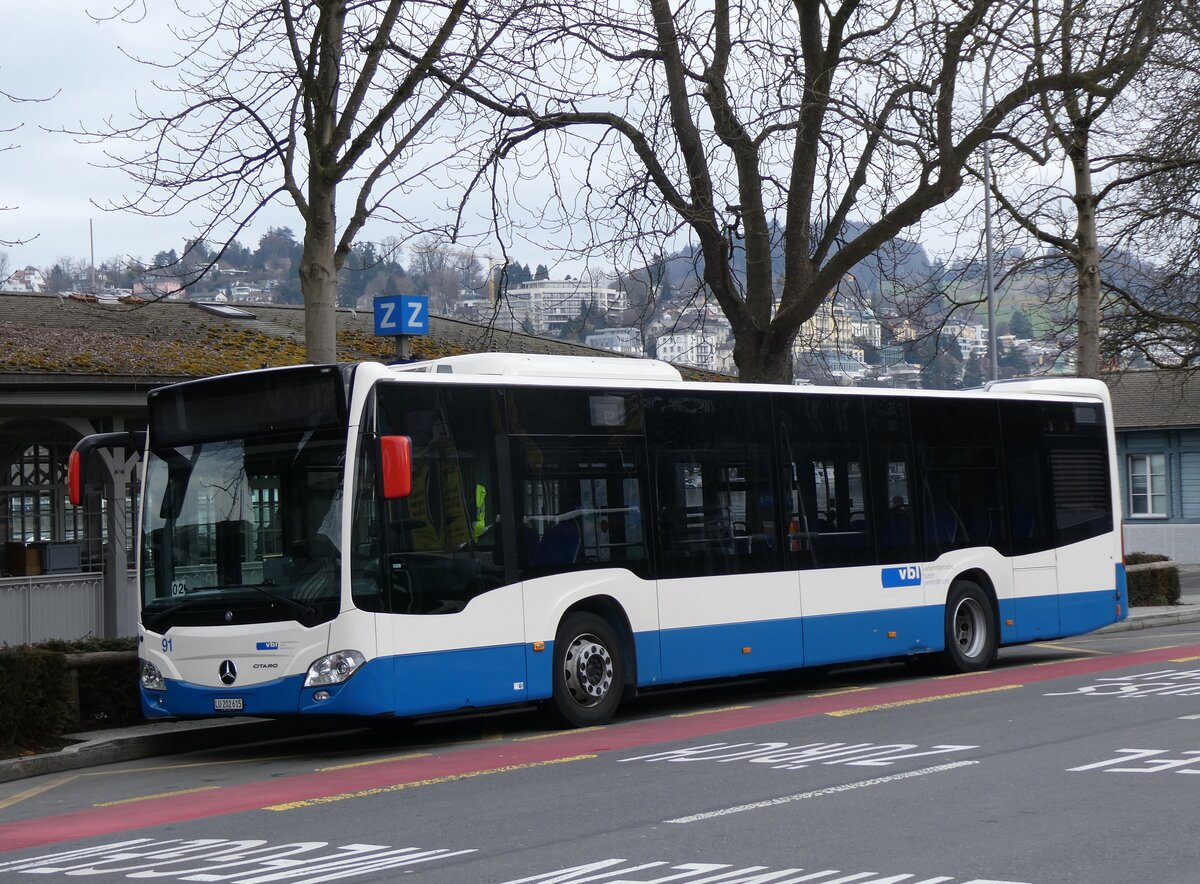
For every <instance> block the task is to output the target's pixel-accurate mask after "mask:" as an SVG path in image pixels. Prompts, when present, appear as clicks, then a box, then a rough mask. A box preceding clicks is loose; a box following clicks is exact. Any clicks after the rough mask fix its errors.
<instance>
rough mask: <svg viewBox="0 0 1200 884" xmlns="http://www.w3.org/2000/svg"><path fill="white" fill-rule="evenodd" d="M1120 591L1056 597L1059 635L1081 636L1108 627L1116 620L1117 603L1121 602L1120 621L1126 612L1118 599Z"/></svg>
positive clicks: (1121, 600)
mask: <svg viewBox="0 0 1200 884" xmlns="http://www.w3.org/2000/svg"><path fill="white" fill-rule="evenodd" d="M1121 594H1122V593H1121V590H1120V589H1119V588H1118V589H1105V590H1101V591H1100V592H1068V593H1064V594H1063V595H1060V596H1059V597H1058V621H1059V631H1058V634H1059V635H1081V634H1082V633H1085V632H1091V631H1092V630H1093V629H1099V628H1100V627H1101V626H1108V625H1109V624H1110V623H1114V622H1115V621H1116V620H1117V602H1118V601H1120V602H1121V615H1122V616H1121V619H1124V615H1125V614H1126V612H1127V608H1126V603H1125V601H1124V600H1123V599H1121V598H1120V596H1121Z"/></svg>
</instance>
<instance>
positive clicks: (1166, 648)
mask: <svg viewBox="0 0 1200 884" xmlns="http://www.w3.org/2000/svg"><path fill="white" fill-rule="evenodd" d="M1177 647H1179V645H1162V646H1161V647H1157V648H1138V649H1137V650H1136V651H1134V653H1135V654H1149V653H1150V652H1151V651H1169V650H1171V649H1172V648H1177Z"/></svg>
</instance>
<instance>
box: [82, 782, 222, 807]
mask: <svg viewBox="0 0 1200 884" xmlns="http://www.w3.org/2000/svg"><path fill="white" fill-rule="evenodd" d="M220 788H221V787H220V786H197V787H196V788H194V789H179V790H177V791H175V792H159V793H157V794H156V795H139V796H138V797H137V798H121V799H118V800H117V801H102V802H100V803H99V804H93V805H92V807H114V806H115V805H118V804H134V803H136V802H138V801H150V800H152V799H154V798H171V797H174V796H175V795H191V794H193V793H194V792H211V791H213V790H214V789H220Z"/></svg>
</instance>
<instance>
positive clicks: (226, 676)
mask: <svg viewBox="0 0 1200 884" xmlns="http://www.w3.org/2000/svg"><path fill="white" fill-rule="evenodd" d="M217 672H219V673H220V675H221V684H233V683H234V682H235V681H237V667H236V666H234V665H233V661H232V660H222V661H221V668H220V669H218V670H217Z"/></svg>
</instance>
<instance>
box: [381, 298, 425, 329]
mask: <svg viewBox="0 0 1200 884" xmlns="http://www.w3.org/2000/svg"><path fill="white" fill-rule="evenodd" d="M374 307H375V334H376V335H377V336H379V337H387V336H389V335H427V334H429V298H428V297H426V296H425V295H388V296H386V297H383V298H376V299H375V304H374Z"/></svg>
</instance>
